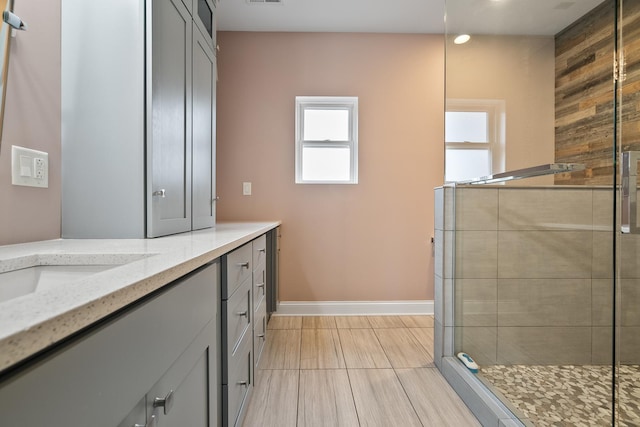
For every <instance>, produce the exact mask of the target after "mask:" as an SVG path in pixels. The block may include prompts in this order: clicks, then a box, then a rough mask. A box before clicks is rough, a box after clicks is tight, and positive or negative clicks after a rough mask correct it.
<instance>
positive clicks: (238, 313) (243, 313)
mask: <svg viewBox="0 0 640 427" xmlns="http://www.w3.org/2000/svg"><path fill="white" fill-rule="evenodd" d="M236 314H237V315H238V316H240V317H242V316H244V317H247V311H246V310H245V311H236Z"/></svg>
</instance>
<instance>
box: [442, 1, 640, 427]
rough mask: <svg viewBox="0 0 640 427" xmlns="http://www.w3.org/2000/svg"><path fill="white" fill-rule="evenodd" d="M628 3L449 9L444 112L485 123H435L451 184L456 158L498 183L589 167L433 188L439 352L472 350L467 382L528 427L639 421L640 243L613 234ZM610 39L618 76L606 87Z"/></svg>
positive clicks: (633, 99)
mask: <svg viewBox="0 0 640 427" xmlns="http://www.w3.org/2000/svg"><path fill="white" fill-rule="evenodd" d="M621 2H626V3H629V4H624V5H622V6H624V7H626V8H627V9H628V10H624V11H623V13H622V16H623V19H622V20H621V21H620V25H617V22H618V15H619V12H620V10H621V9H623V8H622V7H621ZM545 8H548V9H545ZM635 8H638V9H640V0H594V1H591V0H584V1H580V2H562V1H553V2H551V1H550V2H541V1H539V0H523V1H520V2H508V1H493V0H491V1H490V0H478V1H473V2H469V1H465V0H446V28H447V34H446V45H445V52H446V87H445V89H446V95H445V96H446V102H447V104H446V110H447V113H448V116H453V115H459V113H460V112H464V113H469V115H470V114H471V113H473V114H474V116H478V114H477V113H478V112H482V113H484V115H483V122H482V124H486V125H487V126H485V127H482V129H483V132H482V135H481V137H478V138H475V139H474V138H470V137H464V136H459V132H455V131H458V130H460V129H459V128H461V127H464V128H466V129H468V128H469V125H468V124H465V125H462V126H461V125H454V124H453V123H452V122H450V121H449V118H448V117H447V118H446V119H445V129H446V134H445V152H446V156H447V157H446V162H445V164H446V168H447V171H446V173H447V176H448V177H453V176H455V177H458V171H455V170H454V171H452V170H450V169H451V168H453V167H455V166H459V165H462V164H463V162H462V161H459V160H455V161H453V159H455V158H460V157H464V156H465V155H466V156H467V157H471V155H470V153H471V154H474V153H475V154H477V153H478V151H480V150H487V152H488V154H487V155H486V156H484V157H483V159H484V160H483V162H482V165H483V166H486V167H487V168H488V169H489V170H490V171H491V172H490V173H491V175H494V176H496V175H498V176H502V175H507V176H510V175H512V172H513V171H520V170H529V171H530V170H531V169H532V167H533V166H538V165H544V164H580V165H582V166H583V167H582V169H581V170H579V171H572V172H567V173H560V174H557V175H554V176H551V175H544V176H538V177H534V178H528V179H521V180H518V181H512V182H499V181H494V182H491V180H477V179H475V178H478V177H477V176H462V177H461V178H456V179H451V180H452V181H457V182H456V183H455V184H452V185H451V186H445V188H444V191H443V193H444V196H443V199H444V202H443V205H444V206H445V208H444V212H445V214H444V218H445V219H444V222H443V227H442V231H441V241H442V242H443V246H444V248H445V250H444V251H443V253H444V254H445V257H446V256H450V257H451V259H452V262H451V265H448V264H447V263H446V260H447V258H445V262H444V267H445V268H443V276H442V277H441V281H442V284H443V285H442V289H443V291H442V292H443V294H444V298H443V299H444V301H445V305H444V307H445V308H444V314H443V315H442V316H441V318H442V322H443V324H442V330H443V336H444V337H445V338H444V343H445V346H443V348H444V351H443V353H442V354H443V356H444V357H446V356H451V357H452V358H455V357H456V356H457V355H458V353H466V354H467V355H468V356H471V357H472V358H473V359H474V360H475V361H476V362H477V364H478V365H479V369H478V372H477V374H475V373H474V377H473V378H475V379H476V380H479V381H481V382H482V384H483V386H486V388H487V389H488V390H489V391H490V392H491V393H493V395H494V396H496V397H497V398H498V399H500V400H501V401H502V403H504V406H505V407H506V408H508V410H509V411H511V413H513V414H515V416H516V417H518V418H519V419H520V420H521V421H523V422H525V423H530V424H533V425H536V426H546V425H604V426H606V425H612V424H614V423H618V424H617V425H640V421H639V420H638V419H637V418H634V417H633V416H632V415H630V411H631V409H630V408H632V407H633V405H634V404H635V405H637V404H636V403H634V402H637V401H640V390H638V389H636V388H635V387H636V385H635V384H636V383H637V384H639V385H640V378H638V379H636V378H635V377H634V376H633V371H634V370H635V368H637V367H638V365H640V360H636V357H635V355H636V354H638V355H640V314H636V311H637V312H638V313H640V310H635V307H637V306H638V305H639V304H636V303H635V302H634V297H635V296H636V295H637V297H638V298H637V300H638V302H639V303H640V280H638V281H636V278H640V267H638V265H637V262H636V259H637V256H638V255H640V240H638V241H636V236H635V235H627V234H625V235H623V234H621V233H620V231H619V224H618V225H616V220H617V218H619V213H620V208H619V207H617V206H618V204H619V201H620V193H619V184H620V181H619V179H620V178H619V176H618V173H617V169H618V162H617V159H618V153H619V152H620V151H622V150H633V149H634V144H636V148H635V149H636V150H638V151H640V113H638V119H637V120H636V118H635V114H636V111H640V96H636V94H637V93H640V91H639V90H638V89H640V55H637V56H636V52H637V51H640V49H639V48H640V15H639V16H638V17H636V16H635V12H633V9H635ZM540 12H544V13H540ZM551 18H553V19H551ZM556 18H557V19H556ZM487 23H491V25H486V24H487ZM618 29H621V31H620V32H618ZM462 34H467V35H468V36H470V37H465V38H464V39H462V41H461V40H460V39H457V36H459V35H462ZM456 39H457V40H456ZM464 40H466V42H463V41H464ZM619 40H621V42H620V43H618V41H619ZM618 45H621V46H622V47H623V49H622V50H623V51H624V56H625V58H626V59H625V61H626V64H625V67H624V71H623V73H625V74H626V75H625V76H624V81H620V82H618V83H615V82H614V79H613V75H614V73H613V58H614V55H615V53H616V46H618ZM635 67H637V70H636V69H634V68H635ZM616 89H617V90H616ZM484 117H486V119H485V118H484ZM449 125H452V126H457V128H454V129H448V126H449ZM616 125H617V127H616ZM485 129H488V130H485ZM616 141H617V144H616ZM450 156H451V157H450ZM473 162H474V164H477V163H480V162H479V161H477V160H474V161H473ZM469 170H470V168H468V167H462V168H461V171H460V173H462V174H464V173H468V172H469ZM507 172H508V173H507ZM469 180H470V181H472V182H469ZM461 181H462V182H461ZM465 181H466V182H465ZM634 190H635V186H634ZM447 191H448V193H447ZM447 194H449V196H447ZM447 213H451V214H450V215H447ZM639 239H640V238H639ZM447 246H448V247H449V248H451V249H450V250H447V249H446V248H447ZM447 296H448V297H449V299H450V300H452V301H453V302H452V303H451V304H450V305H449V304H448V303H446V301H447ZM616 309H617V311H616ZM447 310H449V311H447ZM436 320H438V319H437V318H436ZM450 331H452V332H453V333H452V335H447V333H448V332H450ZM449 336H452V337H453V339H451V340H450V341H447V338H448V337H449ZM447 342H450V343H451V345H450V347H447V346H446V344H447ZM450 348H452V351H449V350H450ZM614 349H616V351H614ZM463 357H464V356H463ZM638 359H640V356H639V357H638ZM454 360H455V359H454ZM456 366H458V365H456ZM614 367H615V369H614ZM462 372H465V373H466V371H464V370H462ZM634 381H635V382H634ZM616 385H617V388H616ZM483 390H484V389H483ZM616 391H617V394H614V393H615V392H616ZM505 416H510V414H508V413H507V414H506V415H505V414H504V413H499V414H498V417H505ZM499 419H500V420H501V421H502V420H503V419H504V418H499ZM510 419H512V418H510ZM484 421H487V424H489V423H490V421H489V420H483V422H484ZM514 425H516V424H514ZM527 425H528V424H527Z"/></svg>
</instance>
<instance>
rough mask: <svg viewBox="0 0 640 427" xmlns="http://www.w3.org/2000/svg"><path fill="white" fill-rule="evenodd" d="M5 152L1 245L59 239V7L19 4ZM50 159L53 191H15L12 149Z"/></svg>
mask: <svg viewBox="0 0 640 427" xmlns="http://www.w3.org/2000/svg"><path fill="white" fill-rule="evenodd" d="M14 11H15V12H16V14H17V15H18V16H20V17H21V18H22V19H23V20H24V21H25V22H26V23H27V24H28V31H24V32H23V31H21V32H18V33H17V34H16V37H15V38H12V39H11V57H10V60H9V73H8V78H9V81H8V84H7V97H6V103H5V115H4V129H3V132H2V142H1V144H2V147H1V148H0V245H4V244H11V243H22V242H30V241H36V240H46V239H54V238H58V237H60V200H61V193H60V191H61V189H60V167H61V159H60V153H61V146H60V141H61V136H60V116H61V111H60V1H46V2H44V1H37V2H29V1H17V2H15V8H14ZM12 145H19V146H22V147H27V148H32V149H34V150H41V151H46V152H48V153H49V188H33V187H18V186H14V185H11V146H12Z"/></svg>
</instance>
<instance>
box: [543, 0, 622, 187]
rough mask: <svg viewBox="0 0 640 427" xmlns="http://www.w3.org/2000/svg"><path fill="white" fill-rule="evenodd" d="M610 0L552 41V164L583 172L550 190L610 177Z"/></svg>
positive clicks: (558, 181) (560, 178) (563, 178)
mask: <svg viewBox="0 0 640 427" xmlns="http://www.w3.org/2000/svg"><path fill="white" fill-rule="evenodd" d="M613 7H614V0H607V1H605V2H604V3H602V4H601V5H600V6H598V7H596V8H595V9H593V10H592V11H591V12H589V13H588V14H587V15H585V16H583V17H582V18H580V19H579V20H578V21H576V22H574V23H573V24H571V25H570V26H569V27H567V28H566V29H564V30H563V31H561V32H560V33H558V34H557V35H556V38H555V39H556V90H555V100H556V107H555V110H556V119H555V160H556V162H566V163H584V164H585V165H586V170H584V171H581V172H574V173H571V174H561V175H556V178H555V183H556V184H572V185H582V184H592V185H600V184H610V183H611V182H612V178H611V175H612V171H613V161H612V159H613V156H612V153H613V151H612V145H613V47H614V45H613V43H614V40H613V35H614V34H613V32H614V25H613V24H614V9H613Z"/></svg>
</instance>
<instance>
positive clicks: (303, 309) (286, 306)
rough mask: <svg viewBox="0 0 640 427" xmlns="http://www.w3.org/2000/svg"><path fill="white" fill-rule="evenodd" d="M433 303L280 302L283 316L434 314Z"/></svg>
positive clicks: (280, 310)
mask: <svg viewBox="0 0 640 427" xmlns="http://www.w3.org/2000/svg"><path fill="white" fill-rule="evenodd" d="M433 307H434V306H433V301H432V300H422V301H280V302H279V303H278V309H277V311H276V312H275V313H274V314H277V315H281V316H358V315H367V314H378V315H394V314H401V315H411V314H433Z"/></svg>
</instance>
